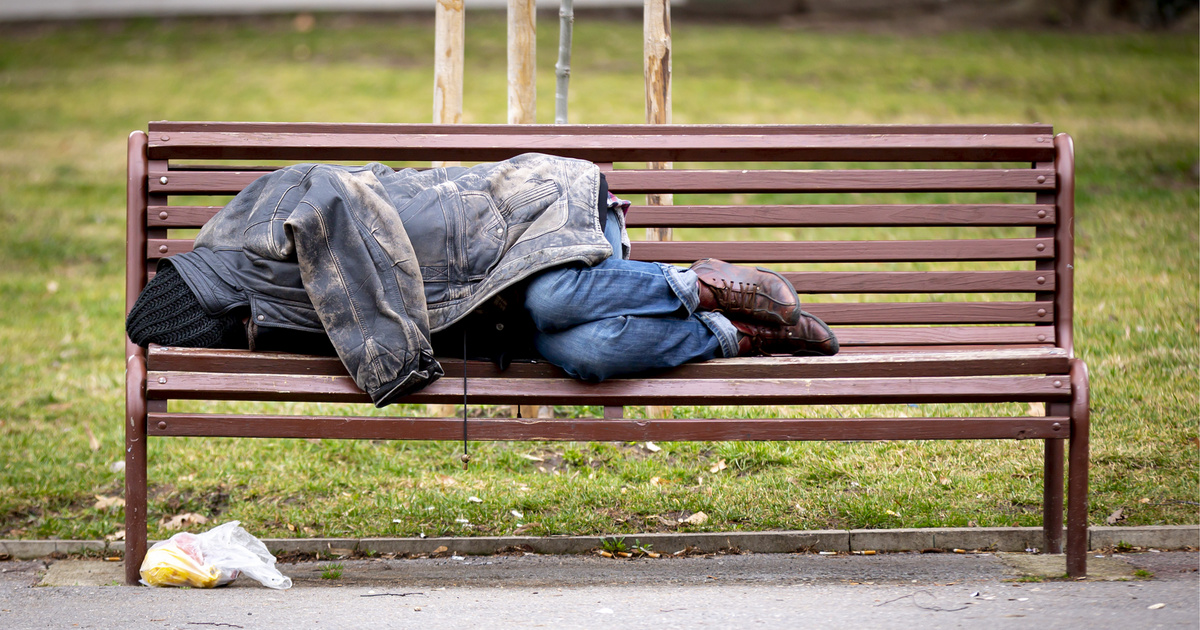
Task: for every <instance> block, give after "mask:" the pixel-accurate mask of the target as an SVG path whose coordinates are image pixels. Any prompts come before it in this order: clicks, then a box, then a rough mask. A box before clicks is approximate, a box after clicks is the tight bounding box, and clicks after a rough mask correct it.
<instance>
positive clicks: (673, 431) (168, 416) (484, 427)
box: [147, 413, 1070, 442]
mask: <svg viewBox="0 0 1200 630" xmlns="http://www.w3.org/2000/svg"><path fill="white" fill-rule="evenodd" d="M1069 426H1070V419H1069V418H1066V417H1064V416H1047V417H1015V418H1003V417H999V418H998V417H978V418H750V419H747V418H704V419H675V418H669V419H661V420H641V419H639V420H625V419H600V418H562V419H537V418H530V419H528V420H521V421H516V422H514V421H513V420H511V419H507V418H472V419H470V420H469V421H468V431H467V433H468V435H469V436H470V439H471V440H476V441H486V440H571V441H574V440H597V441H639V442H640V441H646V440H650V441H668V440H671V441H675V440H678V441H686V440H706V441H724V440H958V439H1006V438H1007V439H1032V438H1059V437H1065V436H1066V434H1067V433H1068V429H1067V427H1069ZM148 427H149V428H148V430H147V433H148V434H149V435H155V436H212V437H262V438H322V439H362V440H457V439H461V438H462V433H463V423H462V420H461V419H457V418H387V417H382V418H381V417H371V416H358V417H354V416H350V417H343V416H336V417H331V416H282V415H238V416H221V415H216V414H192V413H151V414H149V417H148Z"/></svg>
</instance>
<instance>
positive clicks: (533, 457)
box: [521, 455, 546, 462]
mask: <svg viewBox="0 0 1200 630" xmlns="http://www.w3.org/2000/svg"><path fill="white" fill-rule="evenodd" d="M521 457H524V458H525V459H528V460H529V461H531V462H544V461H546V460H544V459H542V458H541V457H538V456H537V455H522V456H521Z"/></svg>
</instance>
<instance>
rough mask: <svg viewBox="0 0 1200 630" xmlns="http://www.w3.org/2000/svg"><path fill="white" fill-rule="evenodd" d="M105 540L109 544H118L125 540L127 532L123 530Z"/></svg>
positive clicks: (106, 537)
mask: <svg viewBox="0 0 1200 630" xmlns="http://www.w3.org/2000/svg"><path fill="white" fill-rule="evenodd" d="M104 540H107V541H108V542H116V541H118V540H125V530H123V529H122V530H120V531H118V532H115V533H112V534H109V535H107V536H105V537H104Z"/></svg>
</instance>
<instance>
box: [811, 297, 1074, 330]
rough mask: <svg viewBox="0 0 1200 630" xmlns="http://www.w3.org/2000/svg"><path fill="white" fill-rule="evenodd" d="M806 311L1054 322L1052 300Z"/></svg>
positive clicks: (842, 320)
mask: <svg viewBox="0 0 1200 630" xmlns="http://www.w3.org/2000/svg"><path fill="white" fill-rule="evenodd" d="M804 310H806V311H808V312H810V313H812V314H813V315H816V316H817V317H820V318H821V319H823V320H825V322H826V323H829V324H840V325H845V324H968V323H969V324H1011V323H1018V322H1020V323H1029V324H1039V323H1047V324H1048V323H1051V322H1053V321H1054V303H1053V302H932V303H922V302H846V303H823V304H813V303H806V304H805V305H804Z"/></svg>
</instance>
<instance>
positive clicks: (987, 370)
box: [149, 346, 1070, 379]
mask: <svg viewBox="0 0 1200 630" xmlns="http://www.w3.org/2000/svg"><path fill="white" fill-rule="evenodd" d="M1069 360H1070V358H1069V357H1068V356H1067V353H1066V352H1065V351H1063V350H1061V349H1058V348H1038V349H1028V350H1007V349H998V350H986V351H954V352H940V351H936V350H932V351H926V352H921V353H880V352H878V351H876V352H874V353H868V352H863V353H844V354H838V355H835V356H832V357H786V356H779V357H737V358H729V359H714V360H712V361H706V362H703V363H689V364H685V365H682V366H679V367H677V368H675V369H673V370H669V371H667V372H664V373H661V374H658V375H656V377H657V378H691V379H696V378H705V379H723V378H745V377H747V376H748V375H752V374H761V373H762V372H763V371H764V370H769V371H770V372H771V374H772V375H773V376H775V377H778V378H825V377H883V376H938V375H948V376H999V375H1014V374H1065V373H1066V372H1067V370H1068V361H1069ZM440 361H441V364H442V368H443V369H444V370H445V372H446V374H445V376H444V377H443V378H461V377H462V374H463V367H464V364H463V362H462V361H461V360H457V359H446V358H442V359H440ZM465 365H466V369H467V376H468V378H495V377H503V378H565V377H566V374H564V373H563V372H562V371H561V370H560V369H558V368H557V367H555V366H553V365H551V364H549V363H547V362H545V361H540V362H537V363H523V362H514V363H512V364H511V365H509V367H508V368H507V369H505V370H500V369H499V368H498V367H497V366H496V365H495V364H493V363H489V362H484V361H469V362H467V363H466V364H465ZM149 366H150V369H151V370H154V371H155V372H177V371H178V372H212V373H227V374H256V373H269V374H299V375H314V376H315V375H324V376H346V375H347V374H346V369H345V367H344V366H343V365H342V362H341V360H340V359H338V358H337V357H326V356H314V355H299V354H292V353H284V352H250V351H247V350H227V349H210V348H171V347H163V346H151V348H150V357H149ZM168 378H169V377H168Z"/></svg>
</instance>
